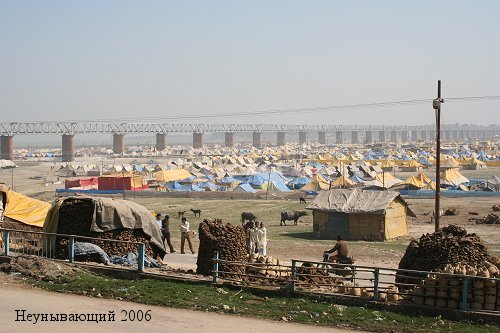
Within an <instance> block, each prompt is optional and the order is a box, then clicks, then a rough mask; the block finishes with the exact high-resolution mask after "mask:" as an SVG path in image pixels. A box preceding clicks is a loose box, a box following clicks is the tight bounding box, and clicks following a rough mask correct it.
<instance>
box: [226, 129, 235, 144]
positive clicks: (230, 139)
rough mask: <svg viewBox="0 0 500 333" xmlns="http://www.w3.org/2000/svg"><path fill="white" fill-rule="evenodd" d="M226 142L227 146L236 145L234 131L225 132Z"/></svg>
mask: <svg viewBox="0 0 500 333" xmlns="http://www.w3.org/2000/svg"><path fill="white" fill-rule="evenodd" d="M224 144H225V146H226V147H234V133H231V132H226V133H224Z"/></svg>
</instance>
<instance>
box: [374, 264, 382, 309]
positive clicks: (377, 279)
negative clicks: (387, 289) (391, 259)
mask: <svg viewBox="0 0 500 333" xmlns="http://www.w3.org/2000/svg"><path fill="white" fill-rule="evenodd" d="M373 275H374V276H375V278H374V280H373V299H374V300H375V301H378V283H379V280H380V268H378V267H375V271H374V272H373Z"/></svg>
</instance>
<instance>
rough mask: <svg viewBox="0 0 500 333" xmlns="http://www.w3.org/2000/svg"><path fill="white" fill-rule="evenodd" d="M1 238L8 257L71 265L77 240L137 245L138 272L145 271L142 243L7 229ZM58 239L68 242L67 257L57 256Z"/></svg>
mask: <svg viewBox="0 0 500 333" xmlns="http://www.w3.org/2000/svg"><path fill="white" fill-rule="evenodd" d="M0 237H3V240H2V241H1V242H0V249H1V250H2V251H1V252H2V253H3V254H4V255H6V256H13V255H33V256H38V257H44V258H49V259H62V260H68V262H70V263H73V262H75V240H82V241H88V242H92V241H99V242H101V243H122V244H123V243H125V244H128V245H135V246H136V247H137V253H138V255H137V257H138V259H137V270H138V271H140V272H142V271H144V262H145V255H146V246H145V244H144V243H142V242H130V241H122V240H115V239H102V238H95V237H86V236H79V235H67V234H57V233H48V232H38V231H26V230H16V229H6V228H0ZM56 238H57V239H67V240H68V251H67V257H65V258H64V257H61V255H60V254H58V255H57V256H56V251H55V245H56V244H55V243H56ZM56 257H58V258H56Z"/></svg>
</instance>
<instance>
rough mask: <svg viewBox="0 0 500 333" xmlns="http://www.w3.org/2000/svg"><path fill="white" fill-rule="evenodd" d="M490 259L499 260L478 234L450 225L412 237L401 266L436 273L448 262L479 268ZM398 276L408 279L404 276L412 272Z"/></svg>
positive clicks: (446, 265)
mask: <svg viewBox="0 0 500 333" xmlns="http://www.w3.org/2000/svg"><path fill="white" fill-rule="evenodd" d="M488 262H494V263H496V262H497V259H496V258H494V257H492V256H491V255H490V254H489V253H488V249H487V248H486V246H485V245H484V243H483V241H482V240H481V238H479V236H478V235H476V234H474V233H472V234H469V233H467V230H465V229H464V228H461V227H458V226H455V225H449V226H446V227H443V228H441V229H439V230H438V231H437V232H434V233H432V234H425V235H422V236H421V237H420V238H419V239H418V240H416V239H412V240H411V242H410V244H409V245H408V247H407V248H406V252H405V254H404V256H403V258H402V259H401V261H400V262H399V267H398V268H399V269H408V270H417V271H431V272H436V271H439V270H442V269H444V268H445V267H448V266H449V265H459V264H460V265H464V266H469V267H475V268H477V269H480V268H482V267H484V266H487V264H485V263H488ZM399 275H400V276H398V277H397V279H396V282H399V283H406V282H408V279H406V278H405V277H404V276H402V275H408V276H410V274H403V273H400V274H399ZM412 275H413V274H412ZM412 282H413V283H415V282H416V281H415V280H413V281H412Z"/></svg>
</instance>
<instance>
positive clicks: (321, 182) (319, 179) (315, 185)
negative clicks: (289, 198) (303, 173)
mask: <svg viewBox="0 0 500 333" xmlns="http://www.w3.org/2000/svg"><path fill="white" fill-rule="evenodd" d="M300 189H301V190H302V191H320V190H328V189H330V183H328V182H327V181H326V180H325V178H324V177H323V176H321V175H314V176H313V178H312V181H311V182H310V183H309V184H306V185H305V186H303V187H301V188H300Z"/></svg>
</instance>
